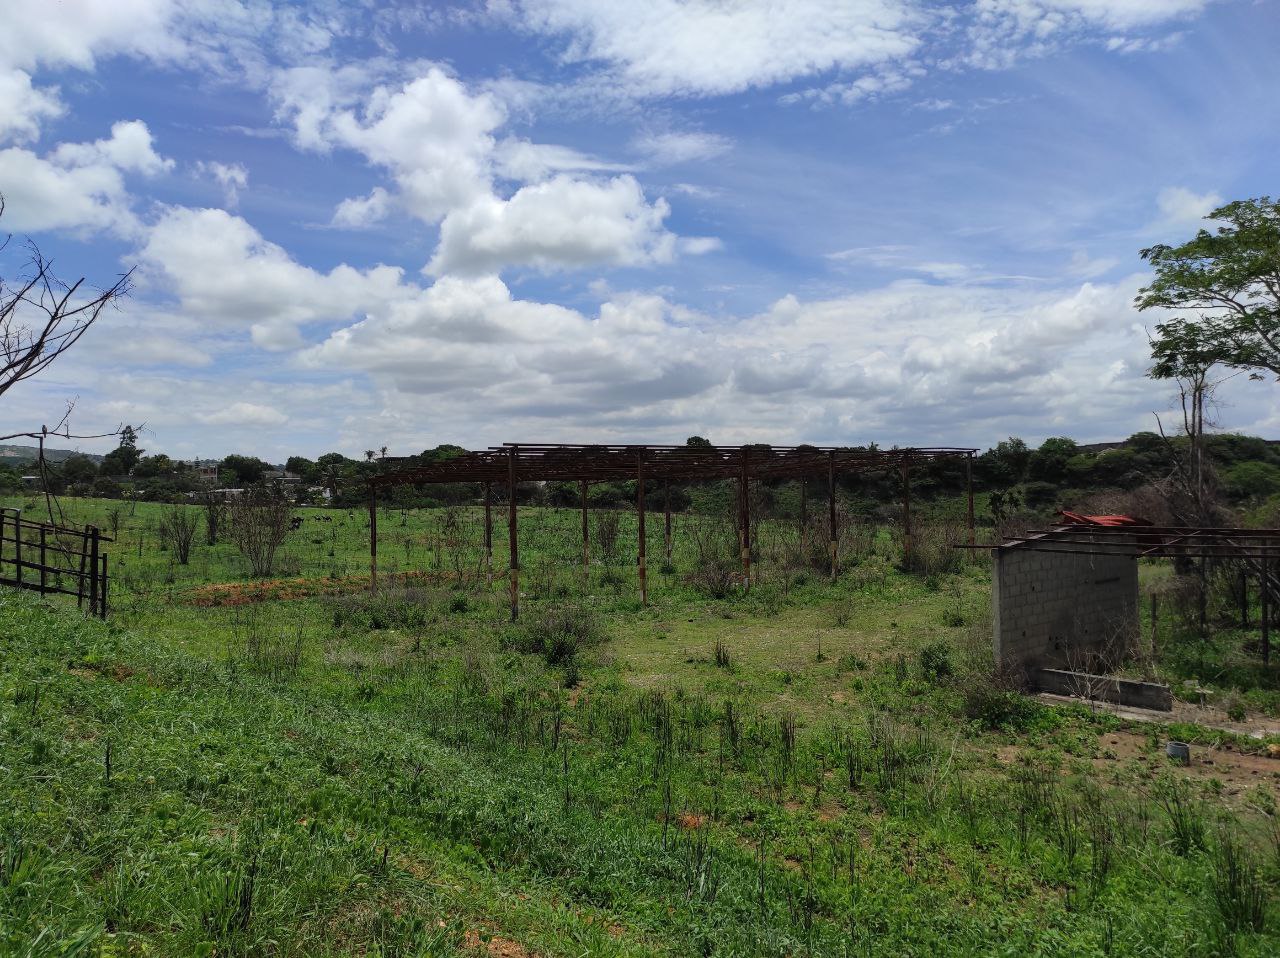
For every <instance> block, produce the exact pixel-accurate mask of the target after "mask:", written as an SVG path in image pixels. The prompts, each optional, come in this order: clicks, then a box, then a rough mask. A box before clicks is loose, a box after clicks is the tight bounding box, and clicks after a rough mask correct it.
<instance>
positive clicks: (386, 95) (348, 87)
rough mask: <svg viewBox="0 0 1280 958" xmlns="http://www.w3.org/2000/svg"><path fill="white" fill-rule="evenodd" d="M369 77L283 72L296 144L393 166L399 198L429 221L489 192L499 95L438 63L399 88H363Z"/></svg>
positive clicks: (280, 94) (282, 101)
mask: <svg viewBox="0 0 1280 958" xmlns="http://www.w3.org/2000/svg"><path fill="white" fill-rule="evenodd" d="M368 78H369V77H368V74H367V73H360V72H358V71H345V72H344V71H337V72H330V71H325V70H321V69H318V68H314V67H306V68H298V69H294V70H289V71H286V72H285V73H284V74H282V75H281V77H280V78H279V79H278V80H277V82H276V84H275V86H274V87H273V95H274V97H275V98H276V101H277V103H278V110H277V113H278V115H279V116H280V117H281V118H284V119H288V120H290V121H291V122H292V123H293V125H294V129H295V139H296V141H297V143H298V145H299V146H301V147H303V148H309V149H317V150H329V149H333V148H335V147H342V148H346V149H352V150H356V151H357V152H359V153H361V154H363V155H364V156H365V157H366V158H367V159H368V161H369V162H370V163H372V164H373V165H375V166H379V167H382V168H384V169H386V170H388V171H390V173H391V175H392V177H393V178H394V179H395V181H396V184H397V186H399V188H400V196H401V201H402V202H403V203H404V205H405V206H406V208H407V209H408V210H409V212H410V213H412V214H413V215H414V216H417V217H419V218H420V219H422V220H425V221H426V222H436V221H438V220H439V219H441V218H442V217H444V216H445V214H447V213H448V212H449V211H450V210H452V209H456V208H458V207H461V206H465V205H467V204H469V203H471V202H472V201H474V200H476V199H477V198H479V197H481V196H485V195H487V194H488V193H489V189H490V157H491V154H492V153H493V150H494V146H495V141H494V137H493V131H494V130H495V129H496V128H497V127H498V126H499V125H500V124H501V123H502V122H503V120H504V119H505V116H504V114H503V111H502V109H501V107H500V105H499V104H498V103H497V101H496V100H494V99H493V98H492V97H491V96H489V95H488V94H484V93H481V94H478V95H472V94H471V93H469V92H468V91H467V89H466V87H465V86H463V84H462V83H460V82H458V81H457V80H456V79H454V78H453V77H451V76H449V75H448V74H446V73H445V72H444V71H443V70H441V69H440V68H439V67H434V66H433V67H429V68H428V69H427V70H426V72H425V73H424V74H423V75H422V76H419V77H417V78H415V79H413V80H410V81H408V82H406V83H404V84H402V85H400V86H396V85H393V84H379V85H377V86H375V87H374V88H373V89H372V90H371V91H367V92H366V91H365V90H364V89H363V88H362V85H363V84H364V83H365V82H367V81H368ZM357 103H359V104H360V107H361V108H360V109H359V110H357V109H356V104H357Z"/></svg>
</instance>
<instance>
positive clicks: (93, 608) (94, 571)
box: [89, 526, 101, 615]
mask: <svg viewBox="0 0 1280 958" xmlns="http://www.w3.org/2000/svg"><path fill="white" fill-rule="evenodd" d="M100 564H101V563H99V562H98V527H97V526H90V527H89V569H90V574H89V614H90V615H97V614H98V602H99V596H100V595H101V593H100V592H99V591H98V566H99V565H100Z"/></svg>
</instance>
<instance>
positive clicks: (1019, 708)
mask: <svg viewBox="0 0 1280 958" xmlns="http://www.w3.org/2000/svg"><path fill="white" fill-rule="evenodd" d="M1039 712H1040V706H1039V705H1038V704H1037V703H1035V702H1033V701H1032V700H1031V699H1029V698H1027V697H1026V696H1025V695H1023V694H1022V693H1020V692H1015V691H1012V690H1011V689H1004V688H999V687H998V686H996V685H993V684H991V683H988V682H982V681H978V682H975V683H974V684H972V685H970V686H969V687H968V688H966V689H965V691H964V714H965V717H966V718H968V719H969V720H970V721H971V722H977V723H979V724H980V725H982V726H983V727H984V728H987V729H991V730H995V729H1009V730H1012V731H1019V730H1023V729H1025V728H1027V726H1029V725H1030V724H1031V721H1032V720H1033V719H1034V718H1035V717H1036V716H1037V715H1038V714H1039Z"/></svg>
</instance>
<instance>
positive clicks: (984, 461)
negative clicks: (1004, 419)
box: [973, 436, 1031, 489]
mask: <svg viewBox="0 0 1280 958" xmlns="http://www.w3.org/2000/svg"><path fill="white" fill-rule="evenodd" d="M1030 459H1031V450H1030V449H1028V448H1027V444H1026V443H1025V442H1023V441H1022V440H1021V439H1018V438H1016V437H1014V436H1010V437H1009V438H1008V439H1006V440H1004V441H1003V442H998V443H996V447H995V448H994V449H988V450H987V451H986V452H984V453H983V454H982V455H980V456H978V457H977V458H976V459H975V460H974V462H973V471H974V476H975V478H977V479H978V480H979V481H980V482H981V483H982V484H983V485H985V486H988V487H990V488H994V489H1008V488H1009V487H1010V486H1016V485H1017V484H1018V483H1020V482H1022V480H1023V479H1025V478H1026V475H1027V463H1028V462H1029V461H1030Z"/></svg>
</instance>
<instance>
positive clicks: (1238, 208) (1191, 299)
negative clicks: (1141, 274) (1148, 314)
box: [1135, 196, 1280, 379]
mask: <svg viewBox="0 0 1280 958" xmlns="http://www.w3.org/2000/svg"><path fill="white" fill-rule="evenodd" d="M1207 218H1208V219H1210V220H1214V221H1216V222H1217V224H1218V225H1217V227H1216V228H1215V229H1214V230H1213V231H1212V232H1211V231H1209V230H1207V229H1201V230H1200V231H1199V232H1198V233H1196V235H1195V237H1194V238H1193V239H1191V240H1188V241H1187V242H1185V243H1182V244H1181V245H1179V246H1169V245H1166V244H1160V245H1156V246H1152V247H1150V248H1149V249H1144V250H1142V258H1143V259H1145V260H1146V261H1147V262H1148V263H1150V264H1151V266H1152V268H1153V269H1154V270H1155V278H1154V279H1153V280H1152V281H1151V283H1150V284H1149V285H1148V286H1145V287H1143V288H1142V289H1141V290H1139V291H1138V297H1137V299H1136V301H1135V303H1136V305H1137V307H1138V309H1140V310H1145V309H1151V308H1153V307H1161V308H1165V309H1178V310H1188V311H1190V312H1194V313H1197V314H1198V318H1197V319H1195V320H1187V319H1174V320H1170V321H1169V322H1167V323H1159V324H1157V325H1156V334H1155V336H1154V337H1153V339H1152V353H1153V356H1154V358H1155V360H1156V365H1155V366H1154V367H1153V371H1152V375H1153V376H1155V377H1156V378H1162V379H1168V378H1174V377H1175V376H1177V375H1180V374H1179V373H1178V372H1177V369H1178V367H1179V366H1185V365H1186V364H1188V363H1190V364H1191V365H1193V366H1201V367H1205V368H1207V366H1211V365H1215V364H1219V363H1220V364H1222V365H1225V366H1231V367H1233V368H1236V369H1250V370H1258V369H1265V370H1268V371H1270V372H1272V373H1274V374H1275V375H1276V376H1280V203H1276V202H1273V201H1272V200H1271V198H1270V197H1268V196H1262V197H1258V198H1256V199H1250V200H1237V201H1236V202H1234V203H1228V204H1227V205H1226V206H1222V207H1219V208H1218V209H1216V210H1214V211H1213V212H1212V213H1210V214H1209V216H1208V217H1207Z"/></svg>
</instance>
